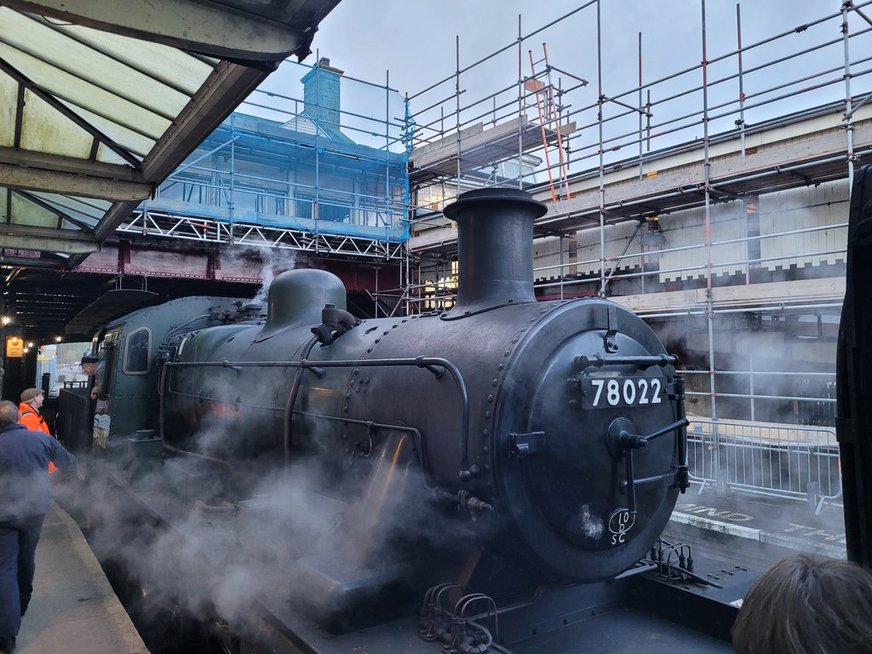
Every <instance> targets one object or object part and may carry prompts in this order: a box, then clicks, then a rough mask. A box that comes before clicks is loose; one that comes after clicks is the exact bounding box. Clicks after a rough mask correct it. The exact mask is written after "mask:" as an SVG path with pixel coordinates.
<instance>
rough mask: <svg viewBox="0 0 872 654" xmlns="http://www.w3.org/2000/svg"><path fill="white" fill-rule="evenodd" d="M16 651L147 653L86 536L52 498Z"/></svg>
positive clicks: (44, 653) (43, 653)
mask: <svg viewBox="0 0 872 654" xmlns="http://www.w3.org/2000/svg"><path fill="white" fill-rule="evenodd" d="M15 653H16V654H148V649H147V648H146V646H145V643H143V641H142V639H141V638H140V636H139V634H138V633H137V631H136V629H135V628H134V626H133V623H132V622H131V621H130V617H129V616H128V615H127V613H126V612H125V611H124V607H123V606H122V605H121V602H120V600H119V599H118V597H116V595H115V592H114V591H113V590H112V586H111V585H110V584H109V580H108V579H107V578H106V575H105V574H104V573H103V570H102V569H101V568H100V564H99V563H97V559H96V558H95V557H94V554H93V553H92V552H91V548H90V547H89V546H88V543H87V541H86V540H85V537H84V536H83V535H82V532H81V530H80V529H79V527H78V526H77V525H76V523H75V522H74V521H73V519H72V518H71V517H70V516H69V515H68V514H67V513H66V512H65V511H64V510H63V509H61V508H60V507H59V506H58V505H57V504H56V503H55V502H52V506H51V509H50V510H49V512H48V514H47V515H46V517H45V523H44V525H43V528H42V537H41V538H40V541H39V545H38V547H37V550H36V576H35V578H34V581H33V599H32V600H31V602H30V607H29V608H28V610H27V615H25V616H24V618H23V620H22V623H21V631H20V632H19V634H18V647H17V648H16V649H15Z"/></svg>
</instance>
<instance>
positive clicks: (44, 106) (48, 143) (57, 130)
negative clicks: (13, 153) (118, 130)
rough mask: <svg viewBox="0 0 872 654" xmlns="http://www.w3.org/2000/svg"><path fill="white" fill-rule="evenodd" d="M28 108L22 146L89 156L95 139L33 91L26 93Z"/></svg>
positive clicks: (40, 150) (25, 114)
mask: <svg viewBox="0 0 872 654" xmlns="http://www.w3.org/2000/svg"><path fill="white" fill-rule="evenodd" d="M24 102H25V106H26V107H27V109H26V110H25V111H24V112H23V116H22V121H21V147H22V148H24V149H25V150H33V151H36V152H50V153H52V154H63V155H67V156H70V157H77V158H80V159H86V158H87V157H88V155H89V153H90V152H91V147H92V144H93V141H94V138H93V137H92V136H91V135H90V134H89V133H88V132H86V131H85V130H83V129H82V128H81V127H79V126H78V125H76V124H75V123H74V122H73V121H72V120H70V119H69V118H67V117H66V116H64V115H63V114H62V113H60V112H59V111H58V110H57V109H55V108H54V107H52V106H50V105H49V104H48V103H46V102H44V101H43V100H41V99H39V98H38V97H37V96H35V95H34V94H33V93H31V92H30V91H25V92H24Z"/></svg>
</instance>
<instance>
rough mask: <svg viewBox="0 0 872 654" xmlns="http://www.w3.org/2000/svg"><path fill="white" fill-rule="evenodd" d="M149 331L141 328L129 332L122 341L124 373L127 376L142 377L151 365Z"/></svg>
mask: <svg viewBox="0 0 872 654" xmlns="http://www.w3.org/2000/svg"><path fill="white" fill-rule="evenodd" d="M150 351H151V330H150V329H148V328H146V327H141V328H140V329H137V330H135V331H132V332H130V333H129V334H128V335H127V338H126V339H125V341H124V372H125V373H126V374H128V375H144V374H146V373H147V372H148V369H149V365H150V363H151V357H150V356H149V353H150Z"/></svg>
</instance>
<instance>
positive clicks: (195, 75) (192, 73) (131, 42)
mask: <svg viewBox="0 0 872 654" xmlns="http://www.w3.org/2000/svg"><path fill="white" fill-rule="evenodd" d="M53 27H54V29H56V30H58V31H60V32H63V33H64V34H67V35H69V36H70V37H72V38H75V39H78V40H79V41H81V42H82V43H85V44H87V45H88V46H90V47H91V48H94V49H95V50H97V51H98V52H102V53H104V54H106V55H108V56H110V57H112V58H114V59H117V60H118V61H120V62H123V63H125V64H127V65H128V66H132V67H133V68H136V69H138V70H142V71H146V72H147V74H148V75H149V76H150V77H153V78H154V79H156V80H159V81H161V82H163V83H164V84H168V85H169V86H172V87H173V88H176V89H178V90H180V91H182V92H183V93H186V94H188V95H193V94H194V93H196V92H197V90H198V89H199V88H200V86H201V85H202V84H203V82H204V81H205V79H206V78H207V77H208V76H209V74H210V73H211V72H212V70H213V66H212V65H210V64H209V63H207V62H208V61H209V60H207V59H206V58H205V57H202V58H197V57H193V56H191V55H189V54H187V53H186V52H182V51H181V50H177V49H175V48H171V47H169V46H165V45H161V44H159V43H147V42H145V41H139V40H137V39H132V38H129V37H126V36H121V35H119V34H109V33H108V32H100V31H97V30H93V29H90V28H88V27H82V26H80V25H57V26H53ZM201 59H202V60H201ZM203 60H205V61H203Z"/></svg>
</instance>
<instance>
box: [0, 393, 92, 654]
mask: <svg viewBox="0 0 872 654" xmlns="http://www.w3.org/2000/svg"><path fill="white" fill-rule="evenodd" d="M49 461H52V462H54V464H55V465H56V466H57V467H58V468H60V469H61V470H62V471H72V470H75V468H76V458H75V457H74V456H73V455H72V454H70V453H69V452H67V451H66V450H65V449H64V447H63V446H62V445H61V444H60V443H59V442H58V441H57V440H55V439H54V438H52V437H51V436H49V435H48V434H45V433H43V432H41V431H29V430H28V429H27V428H26V427H25V426H24V425H21V424H19V423H18V407H17V406H15V405H14V404H13V403H12V402H8V401H3V402H0V654H8V653H9V652H12V651H13V650H14V649H15V638H16V636H17V635H18V629H19V628H20V627H21V617H22V616H23V615H24V613H25V611H27V605H28V604H29V603H30V596H31V593H32V592H33V573H34V565H35V564H34V557H35V555H36V544H37V542H38V541H39V535H40V532H41V531H42V522H43V519H44V518H45V513H46V511H48V507H49V502H50V501H51V482H50V481H49V477H48V463H49Z"/></svg>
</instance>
